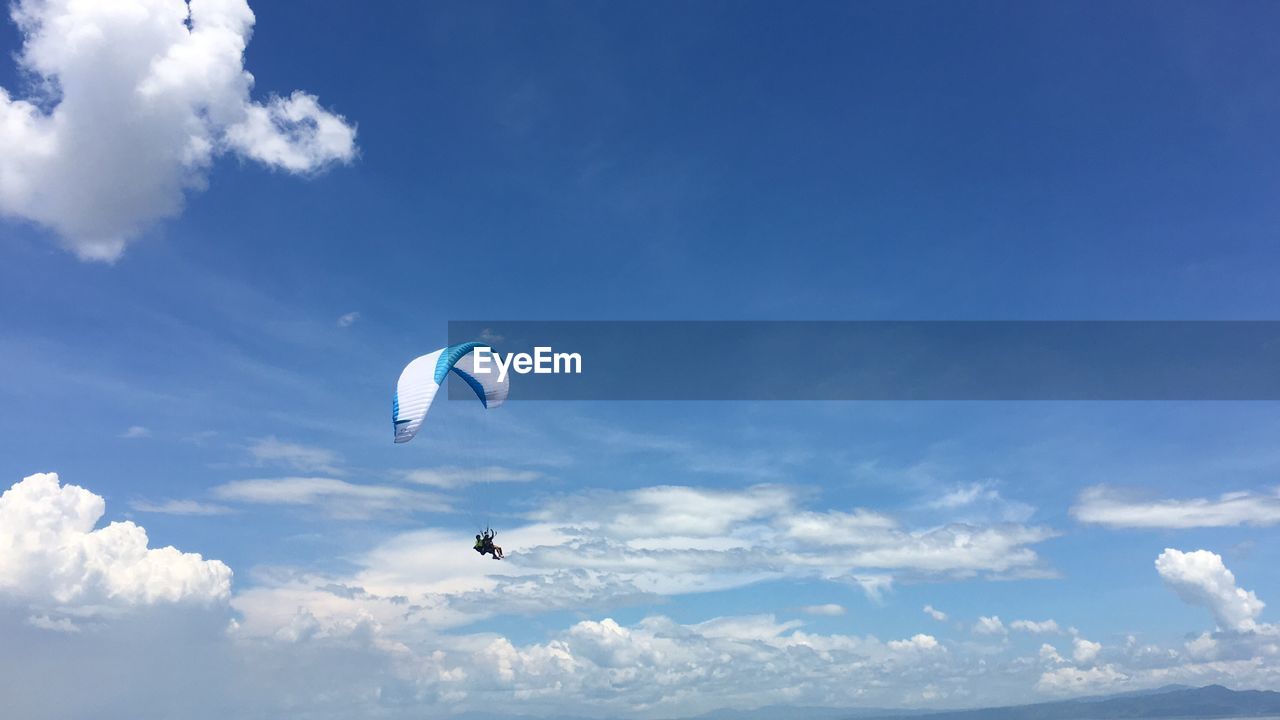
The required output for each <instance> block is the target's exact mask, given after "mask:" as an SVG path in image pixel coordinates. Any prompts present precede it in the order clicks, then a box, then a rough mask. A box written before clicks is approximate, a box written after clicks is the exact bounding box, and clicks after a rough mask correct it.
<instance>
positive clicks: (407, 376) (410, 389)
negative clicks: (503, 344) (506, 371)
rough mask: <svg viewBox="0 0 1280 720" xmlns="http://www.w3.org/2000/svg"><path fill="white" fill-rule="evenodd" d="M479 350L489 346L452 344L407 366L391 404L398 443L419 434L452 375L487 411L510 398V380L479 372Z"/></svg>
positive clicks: (475, 343)
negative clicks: (477, 361)
mask: <svg viewBox="0 0 1280 720" xmlns="http://www.w3.org/2000/svg"><path fill="white" fill-rule="evenodd" d="M478 347H484V348H488V347H489V346H488V345H485V344H484V343H478V342H466V343H461V344H459V345H450V346H448V347H443V348H440V349H439V350H436V351H435V352H433V353H428V354H426V355H423V356H421V357H418V358H415V359H414V360H413V361H412V362H410V363H409V364H408V365H406V366H405V368H404V371H402V372H401V373H400V380H399V382H397V383H396V394H395V397H394V399H393V400H392V402H391V421H392V423H393V426H394V428H395V441H396V442H398V443H405V442H409V441H410V440H412V439H413V438H414V436H415V435H417V434H418V430H419V428H421V427H422V421H423V420H425V419H426V417H427V411H428V410H430V409H431V403H432V402H434V401H435V398H436V395H437V394H438V392H439V390H440V386H441V385H443V384H444V382H445V381H446V380H448V378H449V373H453V374H454V375H456V376H458V377H459V378H461V379H462V380H463V381H464V382H466V384H467V385H468V386H469V387H470V388H471V389H472V390H473V391H474V392H475V394H476V397H477V398H478V399H479V400H480V403H481V404H482V405H483V406H484V407H485V408H487V409H492V408H495V407H498V406H499V405H501V404H502V403H503V402H504V401H505V400H506V399H507V394H508V392H509V391H510V389H511V386H510V383H509V382H508V381H507V379H506V378H503V380H502V382H499V381H498V373H497V371H496V370H492V369H491V370H490V371H488V372H484V373H477V372H476V371H475V360H474V356H473V355H472V352H473V351H474V350H475V349H476V348H478Z"/></svg>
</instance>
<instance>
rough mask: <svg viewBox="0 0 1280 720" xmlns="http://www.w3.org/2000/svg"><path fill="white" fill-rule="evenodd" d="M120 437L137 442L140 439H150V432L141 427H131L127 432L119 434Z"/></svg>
mask: <svg viewBox="0 0 1280 720" xmlns="http://www.w3.org/2000/svg"><path fill="white" fill-rule="evenodd" d="M120 437H122V438H124V439H126V440H138V439H140V438H147V437H151V431H150V430H148V429H146V428H144V427H142V426H141V425H132V426H130V427H129V428H128V429H127V430H125V431H124V432H122V433H120Z"/></svg>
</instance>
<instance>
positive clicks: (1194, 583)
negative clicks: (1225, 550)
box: [1156, 548, 1265, 632]
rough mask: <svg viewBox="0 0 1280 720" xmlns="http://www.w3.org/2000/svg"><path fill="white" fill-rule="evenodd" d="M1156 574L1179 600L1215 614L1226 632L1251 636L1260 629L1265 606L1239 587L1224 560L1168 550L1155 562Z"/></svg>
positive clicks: (1203, 552)
mask: <svg viewBox="0 0 1280 720" xmlns="http://www.w3.org/2000/svg"><path fill="white" fill-rule="evenodd" d="M1156 572H1158V573H1160V577H1161V579H1163V580H1164V582H1165V584H1166V585H1168V586H1169V587H1170V588H1172V589H1173V591H1174V592H1175V593H1177V594H1178V597H1180V598H1182V600H1183V601H1184V602H1187V603H1190V604H1191V605H1199V606H1201V607H1204V608H1207V609H1208V610H1209V611H1210V612H1211V613H1213V618H1214V620H1216V621H1217V623H1218V626H1219V627H1221V628H1222V629H1223V630H1233V631H1236V632H1249V631H1252V630H1256V629H1257V628H1258V623H1257V618H1258V615H1259V614H1261V613H1262V608H1263V607H1264V606H1265V603H1263V602H1262V601H1261V600H1259V599H1258V596H1257V595H1254V594H1253V593H1252V592H1250V591H1248V590H1245V589H1243V588H1240V587H1236V577H1235V575H1233V574H1232V573H1231V571H1230V570H1228V569H1227V566H1226V565H1225V564H1223V562H1222V556H1221V555H1218V554H1217V553H1212V552H1209V551H1208V550H1196V551H1194V552H1182V551H1180V550H1175V549H1173V548H1165V551H1164V552H1162V553H1160V557H1158V558H1156Z"/></svg>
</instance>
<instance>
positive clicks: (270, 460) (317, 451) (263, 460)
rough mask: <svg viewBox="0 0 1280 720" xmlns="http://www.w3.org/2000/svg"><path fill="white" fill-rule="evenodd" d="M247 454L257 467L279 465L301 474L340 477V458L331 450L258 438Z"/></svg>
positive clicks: (271, 438) (251, 444)
mask: <svg viewBox="0 0 1280 720" xmlns="http://www.w3.org/2000/svg"><path fill="white" fill-rule="evenodd" d="M249 454H251V455H253V459H254V460H255V461H256V462H257V463H258V464H259V465H279V466H284V467H288V468H293V469H294V470H301V471H302V472H319V473H326V474H329V475H341V474H342V470H341V469H340V468H338V463H339V462H340V458H339V457H338V454H337V453H335V452H333V451H332V450H326V449H324V448H318V447H313V446H310V445H300V444H298V443H289V442H283V441H281V440H277V439H276V438H275V437H265V438H258V439H256V440H254V441H253V442H252V443H250V445H249Z"/></svg>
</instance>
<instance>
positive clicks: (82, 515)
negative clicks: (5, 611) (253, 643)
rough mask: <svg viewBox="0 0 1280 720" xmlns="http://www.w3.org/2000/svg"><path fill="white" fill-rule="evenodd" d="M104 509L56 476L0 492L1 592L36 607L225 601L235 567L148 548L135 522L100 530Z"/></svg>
mask: <svg viewBox="0 0 1280 720" xmlns="http://www.w3.org/2000/svg"><path fill="white" fill-rule="evenodd" d="M105 510H106V504H105V502H104V501H103V499H102V498H101V497H99V496H98V495H94V494H93V493H91V492H89V491H88V490H85V489H83V488H80V487H77V486H75V485H60V484H59V482H58V476H57V475H56V474H54V473H45V474H38V475H31V476H29V477H27V478H25V479H23V480H22V481H21V482H19V483H17V484H15V485H13V487H11V488H9V489H8V490H7V491H6V492H5V493H4V494H3V495H0V594H5V595H10V596H14V597H17V598H19V599H21V600H25V601H28V602H31V603H35V604H49V603H56V604H58V605H62V606H91V605H124V606H133V605H148V604H154V603H166V602H181V601H204V602H209V601H223V600H226V599H227V597H228V595H229V593H230V589H231V569H230V568H228V567H227V566H226V565H224V564H222V563H221V562H218V561H217V560H205V559H203V558H201V557H200V556H199V555H197V554H194V553H182V552H179V551H178V550H176V549H174V548H173V547H164V548H149V547H147V533H146V531H145V530H143V529H142V528H141V527H139V526H137V525H135V524H133V523H131V522H113V523H111V524H110V525H107V526H106V527H103V528H98V529H96V530H95V529H94V526H95V525H97V523H98V520H100V519H101V518H102V515H103V513H104V512H105Z"/></svg>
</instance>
